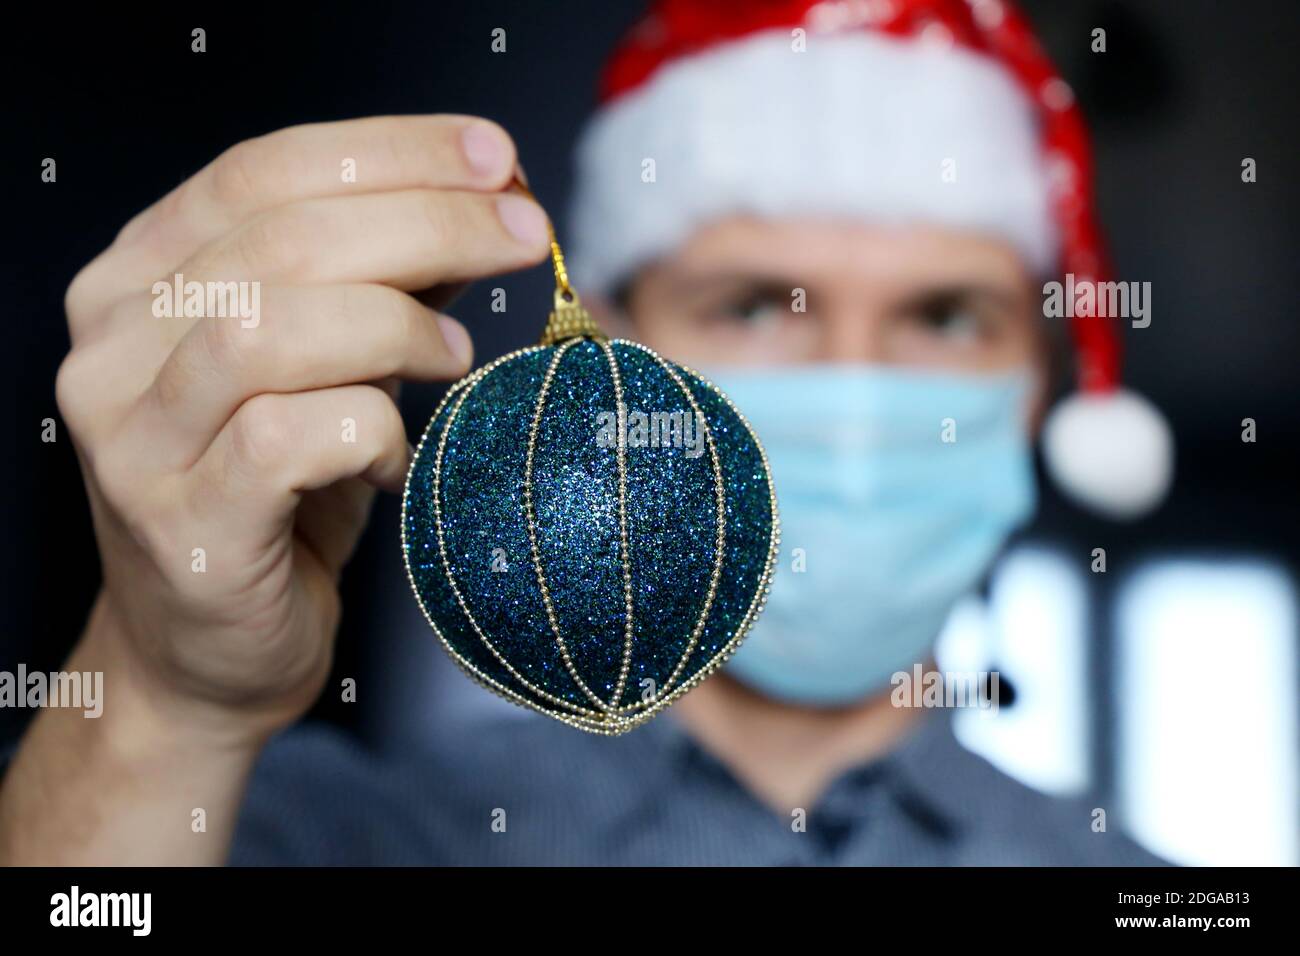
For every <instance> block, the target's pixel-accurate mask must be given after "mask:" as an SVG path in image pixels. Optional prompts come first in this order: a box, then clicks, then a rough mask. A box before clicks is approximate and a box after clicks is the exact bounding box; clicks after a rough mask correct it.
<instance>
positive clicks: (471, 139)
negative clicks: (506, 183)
mask: <svg viewBox="0 0 1300 956" xmlns="http://www.w3.org/2000/svg"><path fill="white" fill-rule="evenodd" d="M460 140H461V147H462V148H463V149H464V150H465V158H466V159H467V160H469V164H470V166H471V167H472V168H473V169H474V171H475V172H477V173H479V174H480V175H483V176H499V175H501V174H502V173H504V172H506V167H507V165H508V164H509V162H510V159H511V149H510V142H509V141H508V140H507V139H506V136H505V134H504V133H502V132H501V130H499V129H497V128H496V127H495V126H492V125H491V124H489V123H472V124H470V125H469V126H467V127H465V131H464V132H463V133H461V134H460Z"/></svg>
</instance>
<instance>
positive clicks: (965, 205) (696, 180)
mask: <svg viewBox="0 0 1300 956" xmlns="http://www.w3.org/2000/svg"><path fill="white" fill-rule="evenodd" d="M651 161H652V162H653V167H651V166H650V162H651ZM578 167H579V175H578V186H577V193H576V197H575V202H574V209H573V219H572V221H573V225H574V230H575V241H574V243H573V244H572V247H573V256H572V266H573V270H572V271H573V274H574V276H575V278H576V279H577V281H578V282H579V284H580V286H581V287H583V288H586V289H588V290H590V291H592V292H595V293H607V292H609V291H611V290H613V289H614V288H616V287H617V286H618V284H619V283H621V282H622V281H623V280H624V279H626V278H627V277H629V276H630V275H631V274H632V273H633V271H634V270H635V269H636V268H637V267H639V266H640V265H642V264H644V263H645V262H647V261H649V260H651V259H653V258H655V257H656V256H658V255H660V254H662V253H664V252H667V251H668V250H670V249H672V248H673V247H674V246H676V245H678V244H679V243H681V242H682V241H684V240H685V239H686V238H687V237H688V236H689V235H690V234H691V233H692V232H693V231H694V230H695V229H697V228H698V227H699V226H701V225H703V224H705V223H707V222H709V221H711V220H715V219H718V218H721V217H723V216H726V215H728V214H734V213H751V214H757V215H764V216H771V217H781V216H788V215H798V216H800V217H808V216H816V215H824V216H829V217H837V218H843V217H856V218H860V219H864V220H869V221H872V222H882V223H890V222H900V223H901V222H930V223H936V224H939V225H951V226H953V227H956V228H961V229H964V230H976V231H983V232H987V233H990V234H993V235H998V236H1001V237H1002V238H1004V239H1006V240H1007V241H1009V242H1010V243H1012V245H1013V246H1014V247H1015V248H1016V249H1017V250H1018V251H1019V252H1020V254H1021V256H1022V257H1023V259H1024V261H1025V262H1026V264H1027V265H1028V266H1029V267H1030V268H1031V269H1032V270H1033V271H1034V272H1036V273H1037V274H1039V275H1041V276H1043V277H1045V278H1046V277H1049V276H1051V275H1053V274H1054V273H1059V274H1066V273H1072V274H1073V276H1074V284H1075V286H1076V287H1077V288H1084V287H1086V285H1087V284H1089V283H1095V282H1099V281H1103V280H1105V278H1106V276H1107V273H1108V263H1107V261H1106V256H1105V250H1104V247H1103V242H1102V238H1101V234H1100V231H1099V229H1098V225H1097V221H1096V216H1095V208H1094V196H1093V192H1092V156H1091V151H1090V147H1089V143H1088V136H1087V130H1086V128H1085V126H1084V122H1083V118H1082V116H1081V114H1080V112H1079V109H1078V107H1077V105H1076V104H1075V102H1074V96H1073V94H1072V92H1071V90H1070V87H1069V85H1068V84H1067V83H1066V82H1065V81H1064V80H1062V79H1061V78H1060V76H1058V75H1057V73H1056V71H1055V69H1054V67H1053V66H1052V64H1051V62H1050V61H1049V60H1048V58H1047V56H1046V54H1045V53H1044V52H1043V50H1042V48H1041V47H1040V45H1039V44H1038V41H1037V40H1036V39H1035V37H1034V35H1033V32H1032V30H1031V29H1030V27H1029V26H1028V24H1027V23H1026V21H1025V20H1024V18H1023V17H1022V16H1021V15H1020V14H1019V13H1018V12H1017V11H1016V9H1015V8H1014V7H1013V6H1012V5H1011V4H1010V3H1009V2H1007V0H823V2H813V0H714V2H710V3H698V2H692V0H658V2H655V3H654V4H653V5H652V8H651V10H650V12H649V13H648V14H647V16H646V17H645V18H644V19H642V20H641V21H640V22H639V23H638V24H637V25H636V26H635V27H634V28H633V29H632V31H631V32H630V33H629V35H628V36H627V38H626V39H625V40H624V42H623V43H622V44H621V45H620V46H619V47H618V49H617V50H616V51H615V53H614V55H613V57H612V59H611V61H610V62H609V64H608V67H607V69H606V72H605V74H604V78H603V84H602V90H601V108H600V109H599V110H598V111H597V113H596V115H595V117H594V118H593V119H592V121H591V122H590V124H589V125H588V127H587V129H586V130H585V132H584V135H583V137H582V141H581V143H580V144H579V150H578ZM652 168H653V175H651V174H650V170H651V169H652ZM1070 331H1071V335H1072V338H1073V341H1074V344H1075V347H1076V354H1077V358H1078V389H1077V391H1076V392H1075V393H1074V394H1072V395H1071V396H1070V397H1068V398H1067V399H1066V400H1065V401H1063V402H1061V403H1060V404H1059V405H1058V406H1057V407H1056V408H1055V409H1053V411H1052V413H1051V415H1050V416H1049V417H1048V420H1047V423H1046V425H1045V428H1044V435H1043V450H1044V456H1045V459H1046V462H1047V465H1048V469H1049V471H1050V472H1051V473H1052V475H1053V477H1054V478H1055V479H1056V481H1057V483H1058V484H1059V485H1060V486H1061V488H1062V489H1063V490H1064V491H1065V492H1066V493H1067V494H1069V495H1070V496H1071V497H1073V498H1075V499H1076V500H1078V501H1080V502H1082V503H1084V504H1087V505H1090V506H1092V507H1094V508H1095V509H1097V510H1099V511H1102V512H1103V513H1106V514H1109V515H1111V516H1114V517H1131V516H1135V515H1138V514H1141V513H1143V512H1145V511H1147V510H1149V509H1150V508H1151V507H1153V506H1154V505H1156V504H1157V503H1158V502H1159V501H1160V500H1161V498H1162V497H1163V496H1164V493H1165V491H1166V489H1167V488H1168V485H1169V481H1170V479H1171V477H1172V459H1173V443H1172V439H1171V437H1170V432H1169V428H1168V426H1167V424H1166V423H1165V422H1164V419H1163V418H1162V416H1161V415H1160V413H1159V412H1158V411H1157V410H1156V409H1155V407H1154V406H1152V405H1151V403H1150V402H1148V401H1146V400H1145V399H1143V398H1142V397H1140V396H1138V395H1137V394H1135V393H1133V392H1131V391H1129V390H1127V389H1124V388H1121V386H1120V381H1119V333H1118V328H1117V326H1116V320H1115V318H1114V317H1101V316H1095V315H1091V316H1090V315H1076V316H1075V317H1074V318H1073V319H1071V328H1070Z"/></svg>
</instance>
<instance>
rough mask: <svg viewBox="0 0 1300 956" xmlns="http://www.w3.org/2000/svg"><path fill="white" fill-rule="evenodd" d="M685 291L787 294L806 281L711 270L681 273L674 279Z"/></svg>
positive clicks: (805, 284)
mask: <svg viewBox="0 0 1300 956" xmlns="http://www.w3.org/2000/svg"><path fill="white" fill-rule="evenodd" d="M674 282H675V283H677V284H679V287H680V288H681V290H682V291H683V292H685V293H688V294H689V293H700V292H712V291H714V290H716V289H724V290H732V289H745V290H748V289H760V290H762V291H764V292H774V293H776V292H779V293H781V294H784V295H788V294H790V293H791V292H793V291H794V290H795V289H801V288H806V287H807V285H808V283H807V282H806V281H801V280H799V279H797V278H795V277H793V276H780V275H773V274H772V273H770V272H752V271H749V270H737V271H734V272H712V273H709V274H707V275H682V276H678V277H677V278H675V279H674Z"/></svg>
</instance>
